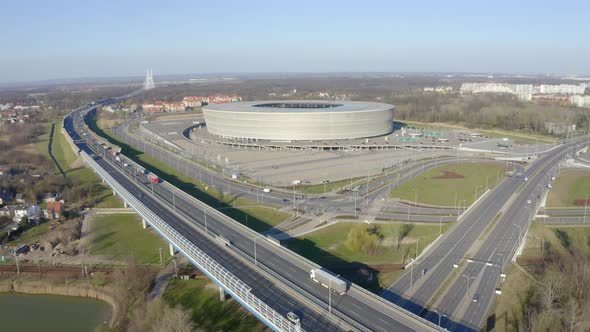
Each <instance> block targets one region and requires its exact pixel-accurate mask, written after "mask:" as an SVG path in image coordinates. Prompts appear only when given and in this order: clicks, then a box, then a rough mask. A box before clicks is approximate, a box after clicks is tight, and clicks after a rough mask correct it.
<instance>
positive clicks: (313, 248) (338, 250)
mask: <svg viewBox="0 0 590 332" xmlns="http://www.w3.org/2000/svg"><path fill="white" fill-rule="evenodd" d="M354 227H361V228H363V229H365V230H368V229H370V228H372V227H376V229H375V231H376V232H377V234H378V235H379V237H380V240H379V246H378V248H377V250H375V251H374V252H371V253H368V252H363V251H353V250H351V249H350V248H349V247H348V246H347V245H346V238H347V235H348V233H349V231H350V230H351V229H352V228H354ZM405 227H408V228H406V229H405V230H404V229H403V228H405ZM449 227H451V225H449V224H447V225H443V227H442V231H443V232H445V231H446V230H447V229H448V228H449ZM404 232H407V234H406V235H405V236H403V237H401V240H400V233H404ZM438 236H439V226H438V225H436V226H435V225H432V226H430V225H408V226H403V225H402V224H373V225H367V224H364V223H358V222H357V223H354V222H341V223H338V224H335V225H332V226H329V227H326V228H323V229H320V230H318V231H315V232H313V233H311V234H308V235H305V236H302V237H299V238H295V239H291V240H289V241H287V243H286V245H287V246H288V247H289V248H290V249H291V250H293V251H295V252H297V253H299V254H300V255H302V256H304V257H306V258H308V259H310V260H312V261H314V262H316V263H318V264H319V265H322V266H324V267H326V268H329V269H330V270H332V271H334V272H336V273H340V274H341V275H342V276H344V277H345V278H347V279H349V280H352V281H353V282H355V283H357V284H360V285H362V286H363V287H365V288H367V289H368V290H370V291H373V292H375V293H379V292H380V291H381V290H382V289H383V288H385V287H387V286H389V285H390V284H391V283H392V282H393V281H394V280H395V279H396V278H397V277H399V276H400V275H401V274H402V273H403V270H400V269H401V267H402V266H403V265H405V263H407V262H409V261H410V260H411V259H413V258H414V257H415V255H416V243H417V244H418V255H419V254H420V253H421V252H422V250H424V248H425V247H426V246H427V245H429V244H430V243H432V241H434V240H435V239H436V238H437V237H438ZM398 243H399V248H398ZM363 267H369V270H370V271H373V272H372V273H374V275H376V278H373V279H372V280H371V279H369V280H368V279H366V277H364V276H363V275H362V274H359V272H358V271H360V270H362V269H364V268H363Z"/></svg>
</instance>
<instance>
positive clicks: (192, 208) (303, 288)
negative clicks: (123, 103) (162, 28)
mask: <svg viewBox="0 0 590 332" xmlns="http://www.w3.org/2000/svg"><path fill="white" fill-rule="evenodd" d="M73 125H74V121H72V119H68V120H66V121H65V126H66V130H67V131H68V132H69V133H71V135H72V137H73V138H74V140H79V139H80V136H79V135H78V134H77V132H75V130H78V128H79V127H76V129H75V128H74V126H73ZM79 147H80V148H81V149H82V150H85V151H87V152H88V153H93V152H92V151H91V150H90V147H89V146H88V145H85V144H83V143H79ZM94 154H95V155H97V157H96V159H97V160H96V161H97V162H98V163H99V164H100V165H101V166H102V167H103V168H105V169H106V170H107V171H108V172H109V173H110V174H111V175H112V176H113V177H115V178H116V179H117V181H118V182H119V183H120V184H122V185H123V186H124V187H125V188H127V190H129V192H131V193H136V194H135V196H136V197H137V198H139V199H141V200H142V201H143V202H144V204H146V205H147V206H148V207H149V208H150V209H152V210H153V211H154V212H155V213H157V214H158V215H160V216H161V217H162V219H164V220H166V221H167V222H169V223H170V225H171V226H173V227H174V228H176V229H177V230H178V231H179V232H182V234H184V235H185V236H187V237H188V238H190V240H191V241H194V243H195V244H197V245H198V246H199V247H200V248H201V249H202V250H204V251H206V252H207V254H209V255H211V257H213V258H214V259H216V260H217V261H218V262H220V263H221V264H222V265H223V266H224V267H226V268H227V269H228V270H230V271H231V272H233V273H234V274H235V275H237V276H239V277H240V278H243V281H244V282H246V283H247V284H248V285H249V286H250V287H252V289H253V290H252V292H255V295H256V296H259V297H260V298H261V299H263V300H264V301H265V302H266V303H267V304H269V305H270V306H272V307H273V308H274V309H275V310H277V311H278V312H280V313H283V314H286V312H288V311H292V310H295V311H296V312H298V313H300V314H301V316H302V326H303V328H304V329H306V330H309V331H314V330H320V329H321V330H328V331H332V330H341V329H343V328H344V326H345V325H344V324H343V323H342V321H341V320H339V319H335V321H334V319H327V318H326V317H332V316H333V315H328V314H327V312H326V311H325V310H320V311H318V310H317V308H316V307H317V306H314V305H310V304H309V302H310V301H312V302H313V301H317V302H320V303H321V306H322V307H324V308H325V307H326V303H327V302H328V301H329V299H328V292H327V289H326V288H324V287H322V286H319V285H318V284H316V283H314V282H312V281H311V280H310V279H309V270H310V269H311V268H312V266H313V265H311V263H309V262H307V261H306V260H304V259H302V258H301V257H299V256H297V255H295V254H293V253H292V252H290V251H289V250H287V249H284V248H280V247H277V246H276V244H273V243H271V242H270V241H267V240H264V239H263V238H260V240H258V241H256V240H257V239H258V238H257V236H256V233H254V232H252V231H249V232H248V231H247V230H245V227H244V226H242V225H240V224H238V223H237V222H235V221H232V222H228V219H229V218H227V217H225V216H224V215H222V214H221V213H219V212H217V211H215V210H213V209H209V210H207V208H202V206H200V205H199V204H195V201H196V200H195V199H194V198H192V197H189V196H188V195H186V194H183V193H182V192H180V191H178V190H175V189H174V188H173V187H172V186H171V185H169V184H167V183H162V184H158V185H154V186H153V194H152V186H151V183H149V182H147V181H146V180H141V181H134V180H132V178H133V177H132V175H131V174H127V175H124V174H123V172H124V171H123V170H122V168H121V166H119V165H120V164H121V163H116V162H113V161H109V160H106V159H105V158H101V157H99V156H98V151H96V152H94ZM127 169H128V171H131V168H130V167H128V168H127ZM128 173H129V172H128ZM173 192H174V194H173ZM201 205H202V203H201ZM174 210H175V211H174ZM206 210H207V211H208V212H207V217H206V218H205V213H206V212H205V211H206ZM172 211H174V212H172ZM205 228H206V229H207V231H208V233H209V234H211V233H213V232H215V234H217V235H222V236H223V237H225V238H226V239H228V240H230V241H231V247H230V248H228V247H225V246H219V245H218V244H214V243H212V241H211V239H210V238H209V237H207V236H204V235H203V233H202V230H203V229H205ZM254 252H256V257H257V262H258V265H257V266H254V267H252V266H251V265H252V261H253V259H254V256H255V254H254ZM245 261H249V262H250V264H246V263H245ZM294 291H295V293H298V294H299V297H303V299H304V301H300V300H299V299H298V296H294V295H293V294H292V293H293V292H294ZM332 307H333V309H332V310H333V312H336V313H338V312H339V313H341V315H342V316H343V317H348V318H349V319H350V321H352V322H357V323H358V324H361V325H362V327H363V328H362V329H369V330H374V331H391V330H400V331H422V330H434V328H433V326H432V325H428V324H426V323H424V322H422V321H420V320H418V319H416V318H415V317H412V316H411V315H408V314H407V313H404V312H403V311H400V310H399V309H397V308H396V307H395V306H393V305H391V304H388V303H387V302H386V301H383V300H381V299H380V298H379V297H377V296H375V295H373V294H369V293H368V292H366V291H364V290H362V289H359V288H358V287H357V286H355V285H352V287H351V288H350V290H349V291H348V293H347V294H346V295H343V296H340V295H332Z"/></svg>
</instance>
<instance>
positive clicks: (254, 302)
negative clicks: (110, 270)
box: [64, 119, 304, 332]
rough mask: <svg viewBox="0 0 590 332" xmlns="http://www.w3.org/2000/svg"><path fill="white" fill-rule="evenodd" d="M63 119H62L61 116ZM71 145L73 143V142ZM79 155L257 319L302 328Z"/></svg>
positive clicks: (292, 331)
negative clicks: (261, 298) (252, 291)
mask: <svg viewBox="0 0 590 332" xmlns="http://www.w3.org/2000/svg"><path fill="white" fill-rule="evenodd" d="M64 121H65V119H64ZM67 136H68V137H67V138H68V139H69V141H70V142H71V143H73V141H72V138H71V137H69V135H67ZM74 146H75V145H74ZM79 154H80V156H81V157H82V158H83V159H84V161H86V162H87V163H88V165H90V167H91V168H92V169H93V170H94V171H95V172H96V173H97V174H98V175H99V176H100V177H101V178H102V179H103V180H104V181H105V182H106V183H107V184H108V185H109V186H110V187H111V188H112V189H113V190H114V191H115V192H116V193H117V194H118V195H119V196H120V197H121V198H122V199H123V200H124V201H125V202H126V203H127V204H128V205H129V206H131V207H132V208H133V209H134V210H135V211H136V212H137V214H139V215H140V216H141V217H142V218H143V219H145V220H146V222H148V223H149V224H150V225H151V226H152V227H153V228H154V230H156V231H157V232H158V233H159V234H160V235H161V236H162V237H163V238H165V239H166V240H167V241H168V242H170V243H171V244H173V246H174V247H175V248H176V249H177V250H178V251H179V252H181V253H182V254H183V255H184V256H185V257H187V258H188V259H189V260H190V261H191V262H192V263H193V264H195V266H197V267H198V268H199V269H200V270H201V271H203V272H204V273H205V274H206V275H207V276H208V277H209V278H210V279H211V280H212V281H213V282H215V283H216V284H217V285H219V286H220V287H222V288H223V289H224V290H225V291H226V292H227V293H229V294H230V295H231V296H232V297H233V298H234V299H236V300H237V301H238V302H240V303H241V304H242V305H243V306H244V307H246V308H248V309H249V310H250V311H251V312H252V313H253V314H254V315H256V316H257V317H258V318H259V319H260V320H262V321H263V322H264V323H266V324H267V325H268V326H269V327H270V328H272V329H273V330H275V331H287V332H299V331H304V330H303V329H302V328H301V327H300V326H296V325H295V324H293V323H291V322H290V321H289V320H287V319H286V318H285V317H284V316H282V315H281V314H279V313H278V312H276V311H275V310H274V309H272V308H271V307H270V306H268V305H267V304H266V303H264V302H263V301H262V300H260V299H259V298H258V297H256V296H255V295H253V294H252V293H251V287H250V286H248V285H247V284H246V283H245V282H243V281H242V280H240V279H239V278H237V277H236V276H235V275H234V274H232V273H231V272H230V271H228V270H227V269H225V268H224V267H223V266H222V265H221V264H219V263H218V262H216V261H215V260H214V259H212V258H211V257H210V256H209V255H207V254H206V253H205V252H203V251H202V250H201V249H199V248H198V247H197V246H195V245H194V244H193V243H191V242H190V241H189V240H188V239H187V238H185V237H184V236H182V235H181V234H180V233H179V232H178V231H176V230H175V229H174V228H172V227H171V226H170V225H168V224H167V223H166V222H165V221H164V220H162V219H161V218H160V217H159V216H158V215H157V214H155V213H154V212H153V211H151V210H150V209H149V208H148V207H147V206H145V205H144V204H143V203H142V202H141V201H139V200H138V199H137V198H135V197H134V196H133V195H131V194H130V193H129V191H127V189H125V188H124V187H123V186H122V185H121V184H119V183H118V181H116V180H115V179H114V178H113V177H112V176H111V175H110V174H109V173H108V172H106V171H105V170H104V169H103V168H102V167H101V166H100V165H99V164H98V163H97V162H96V161H95V160H94V158H92V157H90V156H89V155H88V154H87V153H86V152H84V151H80V152H79Z"/></svg>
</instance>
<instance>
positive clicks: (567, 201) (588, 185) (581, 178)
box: [547, 169, 590, 209]
mask: <svg viewBox="0 0 590 332" xmlns="http://www.w3.org/2000/svg"><path fill="white" fill-rule="evenodd" d="M585 205H590V172H589V171H585V170H567V169H566V170H562V171H561V173H560V174H559V175H558V176H557V178H556V179H555V181H553V188H552V189H551V190H549V194H548V196H547V207H556V208H567V207H577V208H582V209H583V208H584V206H585Z"/></svg>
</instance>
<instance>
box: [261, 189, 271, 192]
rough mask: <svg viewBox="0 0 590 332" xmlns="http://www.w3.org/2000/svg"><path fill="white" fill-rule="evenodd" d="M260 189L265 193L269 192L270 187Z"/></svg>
mask: <svg viewBox="0 0 590 332" xmlns="http://www.w3.org/2000/svg"><path fill="white" fill-rule="evenodd" d="M262 191H263V192H265V193H269V192H270V191H271V190H270V188H264V189H262Z"/></svg>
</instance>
